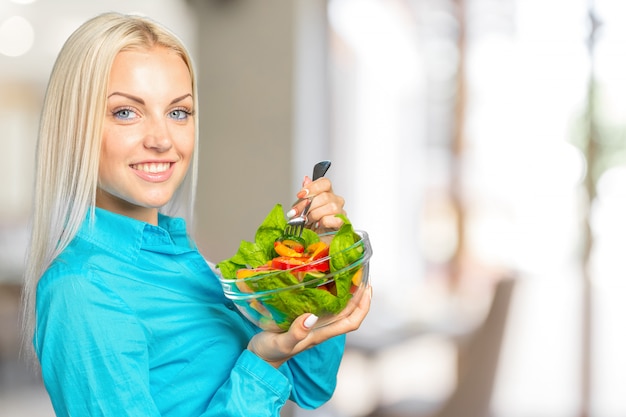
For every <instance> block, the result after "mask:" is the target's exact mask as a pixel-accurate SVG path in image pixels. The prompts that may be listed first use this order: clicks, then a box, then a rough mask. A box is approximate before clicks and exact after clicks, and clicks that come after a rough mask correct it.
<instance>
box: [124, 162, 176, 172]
mask: <svg viewBox="0 0 626 417" xmlns="http://www.w3.org/2000/svg"><path fill="white" fill-rule="evenodd" d="M170 165H171V164H170V163H169V162H158V163H156V162H153V163H149V164H136V165H133V168H135V169H136V170H138V171H143V172H148V173H150V174H158V173H160V172H165V171H167V170H168V169H169V168H170Z"/></svg>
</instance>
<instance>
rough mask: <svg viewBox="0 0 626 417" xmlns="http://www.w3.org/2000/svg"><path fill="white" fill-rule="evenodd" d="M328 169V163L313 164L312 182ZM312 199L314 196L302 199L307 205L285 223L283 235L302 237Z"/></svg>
mask: <svg viewBox="0 0 626 417" xmlns="http://www.w3.org/2000/svg"><path fill="white" fill-rule="evenodd" d="M328 168H330V161H321V162H318V163H317V164H315V166H314V167H313V177H312V179H313V181H315V180H316V179H319V178H322V177H323V176H324V174H326V171H328ZM314 197H315V196H310V197H305V198H304V199H305V200H306V201H307V203H306V205H305V206H304V209H303V210H302V213H300V215H299V216H296V217H294V218H293V219H291V220H289V221H288V222H287V225H286V226H285V231H284V234H285V235H290V236H297V237H301V236H302V230H304V226H306V224H307V222H308V218H307V213H308V212H309V208H310V207H311V203H312V202H313V198H314Z"/></svg>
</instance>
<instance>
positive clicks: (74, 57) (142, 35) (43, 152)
mask: <svg viewBox="0 0 626 417" xmlns="http://www.w3.org/2000/svg"><path fill="white" fill-rule="evenodd" d="M156 46H159V47H165V48H168V49H171V50H173V51H175V52H176V53H177V54H178V55H179V56H180V57H181V58H182V59H183V61H184V62H185V64H186V65H187V67H188V68H189V73H190V75H191V79H192V88H193V100H194V109H195V111H196V114H197V104H198V101H197V86H196V80H195V75H194V71H193V65H192V61H191V57H190V55H189V53H188V51H187V50H186V48H185V46H184V45H183V43H182V42H181V41H180V40H179V39H178V38H177V37H176V36H175V35H174V34H173V33H171V32H170V31H169V30H167V29H166V28H164V27H163V26H161V25H159V24H157V23H155V22H153V21H152V20H149V19H147V18H144V17H140V16H131V15H122V14H118V13H105V14H102V15H99V16H96V17H94V18H92V19H90V20H88V21H87V22H85V23H84V24H83V25H81V26H80V27H79V28H78V29H77V30H76V31H75V32H74V33H73V34H72V35H71V36H70V37H69V38H68V39H67V41H66V42H65V44H64V46H63V48H62V49H61V51H60V53H59V55H58V57H57V60H56V62H55V64H54V67H53V69H52V73H51V75H50V81H49V84H48V88H47V91H46V96H45V100H44V105H43V110H42V114H41V123H40V128H39V139H38V145H37V157H36V159H37V165H36V166H37V172H36V177H35V193H34V198H33V212H32V222H31V238H30V239H31V241H30V245H29V251H28V254H27V258H26V271H25V277H24V278H25V282H24V292H23V327H24V339H25V340H24V341H25V342H26V343H25V345H26V347H27V348H28V350H29V352H30V353H31V354H32V349H30V346H31V345H30V343H29V342H30V340H29V339H30V338H31V337H32V336H33V333H34V330H35V321H36V318H35V302H36V300H35V299H36V290H37V283H38V282H39V279H40V278H41V276H42V275H43V273H44V272H45V271H46V269H47V268H48V267H49V266H50V264H51V263H52V262H53V261H54V259H55V258H56V257H57V256H59V254H60V253H61V252H62V251H63V250H64V249H65V247H66V246H67V245H68V244H69V243H70V242H71V241H72V239H73V238H74V236H75V235H76V233H77V231H78V229H79V227H80V226H81V224H82V222H83V221H84V220H85V218H86V215H87V213H88V212H89V211H93V210H94V207H95V199H96V187H97V184H98V163H99V159H100V144H101V138H102V126H103V120H104V116H105V112H106V107H105V106H106V93H107V88H108V80H109V73H110V71H111V66H112V63H113V60H114V59H115V57H116V55H117V54H118V53H119V52H120V51H124V50H137V49H144V50H145V49H151V48H154V47H156ZM195 123H196V129H195V131H196V140H195V147H196V149H195V151H194V156H193V160H192V162H191V165H190V167H189V171H188V172H187V175H186V177H185V180H184V181H183V183H182V184H181V186H180V187H179V189H178V190H177V191H176V193H175V195H174V196H173V198H172V200H171V201H170V202H169V203H168V204H167V205H166V206H165V207H163V208H162V209H161V211H162V212H163V213H165V214H169V215H179V216H182V217H185V218H186V219H187V220H188V221H191V211H192V209H193V204H194V198H195V186H196V177H197V155H198V152H197V150H198V149H197V148H198V118H197V117H196V118H195ZM92 218H93V216H92Z"/></svg>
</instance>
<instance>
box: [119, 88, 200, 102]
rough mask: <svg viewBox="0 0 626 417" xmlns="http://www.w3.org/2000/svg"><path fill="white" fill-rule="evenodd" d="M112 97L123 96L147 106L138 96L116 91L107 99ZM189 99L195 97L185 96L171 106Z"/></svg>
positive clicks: (176, 99) (188, 94) (178, 98)
mask: <svg viewBox="0 0 626 417" xmlns="http://www.w3.org/2000/svg"><path fill="white" fill-rule="evenodd" d="M112 96H122V97H126V98H127V99H129V100H132V101H135V102H137V103H139V104H144V105H145V104H146V102H145V101H144V100H143V99H142V98H140V97H137V96H133V95H132V94H126V93H121V92H119V91H115V92H113V93H111V94H109V95H108V97H107V99H109V98H111V97H112ZM187 97H193V96H192V95H191V93H187V94H183V95H182V96H180V97H176V98H175V99H174V100H172V101H171V102H170V104H176V103H178V102H180V101H183V100H184V99H186V98H187Z"/></svg>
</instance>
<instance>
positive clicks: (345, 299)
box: [217, 230, 372, 332]
mask: <svg viewBox="0 0 626 417" xmlns="http://www.w3.org/2000/svg"><path fill="white" fill-rule="evenodd" d="M354 233H356V235H358V237H360V239H359V240H358V241H356V242H355V243H354V244H353V245H351V246H349V247H347V248H345V249H343V250H341V251H340V252H336V253H332V252H331V253H332V255H330V256H324V257H321V258H319V259H316V260H315V261H312V262H310V263H307V264H306V265H299V266H295V267H292V268H286V269H281V270H276V269H270V270H268V271H267V272H263V273H257V274H255V275H252V276H247V277H245V278H237V279H226V278H224V277H222V276H221V275H220V274H219V270H218V271H217V272H218V276H219V277H220V282H221V284H222V288H223V290H224V294H225V295H226V297H227V298H228V299H230V300H231V301H232V302H233V303H234V304H235V306H236V307H237V308H238V309H239V311H240V312H241V313H242V314H243V315H244V316H245V317H246V318H247V319H248V320H250V321H251V322H252V323H254V324H256V325H257V326H258V327H260V328H261V329H263V330H269V331H274V332H283V331H286V330H287V329H288V328H289V326H290V325H291V323H292V322H293V320H294V319H295V318H296V317H298V316H299V315H301V314H304V313H313V314H315V315H316V316H318V317H319V319H318V321H317V323H316V325H315V327H321V326H325V325H327V324H329V323H332V322H334V321H336V320H338V319H340V318H342V317H345V316H347V315H349V314H350V313H351V312H352V311H353V310H354V309H355V307H356V306H357V305H358V303H359V301H360V299H361V297H362V296H363V294H364V292H365V289H366V287H367V286H368V283H369V261H370V258H371V256H372V247H371V245H370V241H369V236H368V234H367V232H365V231H360V230H355V231H354ZM334 235H335V233H334V232H333V233H326V234H323V235H320V240H321V241H323V242H327V243H328V244H329V245H330V242H331V241H332V239H333V237H334ZM321 265H325V266H326V267H330V272H324V273H322V272H319V271H320V270H323V269H324V268H322V267H321Z"/></svg>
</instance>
